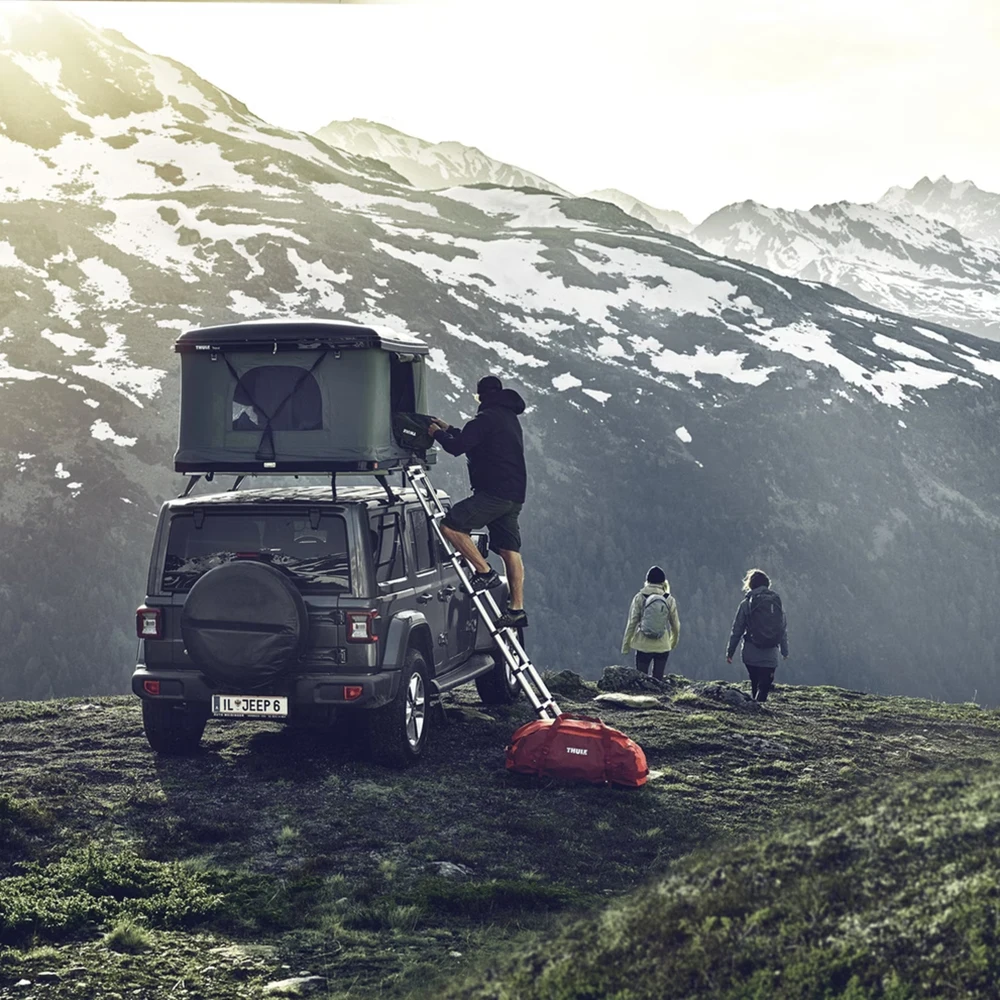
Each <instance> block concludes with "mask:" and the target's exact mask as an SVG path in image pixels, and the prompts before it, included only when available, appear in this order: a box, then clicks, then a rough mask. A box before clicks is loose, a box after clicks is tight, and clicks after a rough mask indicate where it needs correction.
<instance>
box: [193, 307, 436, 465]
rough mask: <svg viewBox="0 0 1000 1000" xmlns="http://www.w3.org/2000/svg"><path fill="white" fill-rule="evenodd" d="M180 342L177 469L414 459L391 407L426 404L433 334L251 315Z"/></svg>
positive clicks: (412, 408)
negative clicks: (423, 337)
mask: <svg viewBox="0 0 1000 1000" xmlns="http://www.w3.org/2000/svg"><path fill="white" fill-rule="evenodd" d="M174 350H175V351H177V353H178V354H180V356H181V412H180V431H179V437H178V446H177V453H176V455H175V456H174V469H175V470H176V471H177V472H186V473H209V472H234V473H251V472H276V473H288V474H292V473H299V472H317V473H319V472H368V471H373V470H375V469H386V468H390V469H391V468H398V467H400V466H401V465H402V464H404V463H406V462H408V461H412V454H411V453H410V452H409V451H407V450H405V449H403V448H401V447H400V446H399V444H398V443H397V442H396V440H395V438H394V436H393V433H392V414H393V413H397V412H407V413H412V412H416V413H425V412H426V411H427V403H426V379H425V374H426V368H425V360H424V359H425V357H426V355H427V345H426V344H424V343H423V342H422V341H419V340H417V339H415V338H413V337H410V336H408V335H406V334H399V333H396V332H394V331H390V330H385V329H381V328H376V327H370V326H361V325H358V324H355V323H341V322H337V321H333V320H252V321H249V322H245V323H233V324H229V325H226V326H213V327H206V328H205V329H201V330H189V331H188V332H187V333H184V334H182V335H181V336H180V337H179V338H178V340H177V342H176V344H175V345H174ZM428 457H429V458H433V456H428Z"/></svg>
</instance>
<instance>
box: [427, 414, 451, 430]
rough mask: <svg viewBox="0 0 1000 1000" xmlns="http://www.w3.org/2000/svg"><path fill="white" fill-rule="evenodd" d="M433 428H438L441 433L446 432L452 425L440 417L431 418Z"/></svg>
mask: <svg viewBox="0 0 1000 1000" xmlns="http://www.w3.org/2000/svg"><path fill="white" fill-rule="evenodd" d="M431 427H436V428H437V429H438V430H439V431H446V430H448V429H449V428H450V427H451V424H449V423H448V422H447V421H445V420H442V419H441V418H440V417H431Z"/></svg>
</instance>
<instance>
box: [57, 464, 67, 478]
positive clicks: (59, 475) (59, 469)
mask: <svg viewBox="0 0 1000 1000" xmlns="http://www.w3.org/2000/svg"><path fill="white" fill-rule="evenodd" d="M54 475H55V477H56V479H69V473H68V472H67V471H66V470H65V469H64V468H63V464H62V462H58V463H57V464H56V469H55V473H54Z"/></svg>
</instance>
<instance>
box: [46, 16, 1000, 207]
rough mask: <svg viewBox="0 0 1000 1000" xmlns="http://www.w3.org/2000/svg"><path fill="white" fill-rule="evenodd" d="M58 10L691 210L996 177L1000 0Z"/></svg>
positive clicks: (319, 119) (279, 101)
mask: <svg viewBox="0 0 1000 1000" xmlns="http://www.w3.org/2000/svg"><path fill="white" fill-rule="evenodd" d="M63 6H64V7H67V8H69V9H71V10H73V11H74V12H75V13H77V14H79V15H81V16H82V17H84V18H86V19H87V20H88V21H90V22H91V23H93V24H95V25H97V26H101V27H115V28H117V29H118V30H120V31H121V32H122V33H123V34H125V35H126V36H128V37H129V38H130V39H131V40H132V41H133V42H135V43H136V44H138V45H140V46H142V47H143V48H145V49H147V50H149V51H152V52H157V53H162V54H165V55H169V56H172V57H173V58H175V59H178V60H180V61H181V62H183V63H186V64H187V65H188V66H190V67H191V68H192V69H194V70H195V71H196V72H198V73H199V74H201V75H202V76H204V77H206V78H207V79H209V80H211V81H212V82H213V83H214V84H216V85H218V86H220V87H222V88H223V89H224V90H227V91H229V92H230V93H232V94H233V95H234V96H236V97H238V98H240V99H241V100H243V101H244V102H245V103H246V104H247V105H248V106H249V108H250V109H251V111H253V112H254V113H256V114H258V115H260V116H261V117H262V118H265V119H267V120H269V121H271V122H274V123H276V124H280V125H284V126H287V127H291V128H296V129H304V130H308V131H312V130H315V129H317V128H319V127H320V126H322V125H324V124H326V122H328V121H331V120H333V119H345V118H355V117H357V118H370V119H373V120H375V121H381V122H385V123H387V124H389V125H392V126H394V127H395V128H398V129H401V130H402V131H404V132H409V133H411V134H413V135H418V136H420V137H422V138H424V139H428V140H432V141H440V140H445V139H455V140H458V141H461V142H464V143H468V144H470V145H475V146H479V147H480V148H481V149H483V150H484V151H485V152H486V153H488V154H490V155H491V156H494V157H497V158H498V159H503V160H507V161H508V162H511V163H515V164H517V165H519V166H522V167H524V168H527V169H529V170H533V171H535V172H536V173H538V174H541V175H542V176H543V177H547V178H548V179H550V180H552V181H554V182H555V183H557V184H560V185H561V186H563V187H566V188H568V189H570V190H572V191H576V192H579V193H582V192H584V191H587V190H591V189H594V188H601V187H618V188H622V189H623V190H626V191H628V192H630V193H631V194H634V195H636V196H637V197H640V198H642V199H644V200H645V201H648V202H649V203H651V204H653V205H656V206H658V207H662V208H674V209H678V210H680V211H682V212H684V213H685V214H687V215H688V216H689V217H690V218H691V219H692V221H695V222H697V221H700V220H701V218H703V217H704V216H705V215H706V214H708V213H709V212H711V211H713V210H714V209H716V208H718V207H720V206H722V205H724V204H727V203H729V202H732V201H741V200H743V199H745V198H753V199H756V200H758V201H762V202H764V203H766V204H770V205H780V206H784V207H789V208H807V207H809V206H811V205H813V204H816V203H818V202H827V201H839V200H842V199H848V200H851V201H870V200H874V199H876V198H878V197H879V196H880V195H881V194H882V193H883V192H884V191H885V189H886V188H887V187H889V186H890V185H892V184H905V185H907V186H909V185H911V184H913V183H914V182H915V181H916V180H917V179H918V178H920V177H921V176H923V175H924V174H927V175H929V176H931V177H934V178H936V177H938V176H939V175H940V174H947V175H948V176H949V177H950V178H951V179H952V180H965V179H971V180H974V181H975V182H976V183H977V184H978V185H979V186H980V187H983V188H987V189H988V190H992V191H1000V139H998V135H1000V0H950V2H949V3H948V4H945V3H944V0H933V2H932V0H706V2H702V3H698V2H696V0H695V2H692V0H659V2H655V3H644V2H626V0H619V2H606V3H593V2H589V0H572V2H570V0H566V2H564V0H530V2H503V3H493V2H483V0H463V2H455V3H447V2H437V3H432V2H415V3H407V4H385V3H381V4H357V3H348V4H339V3H330V4H324V3H302V4H289V3H273V4H272V3H253V4H242V3H240V4H236V3H160V2H129V0H113V2H101V0H90V2H67V3H64V4H63ZM946 11H947V12H946Z"/></svg>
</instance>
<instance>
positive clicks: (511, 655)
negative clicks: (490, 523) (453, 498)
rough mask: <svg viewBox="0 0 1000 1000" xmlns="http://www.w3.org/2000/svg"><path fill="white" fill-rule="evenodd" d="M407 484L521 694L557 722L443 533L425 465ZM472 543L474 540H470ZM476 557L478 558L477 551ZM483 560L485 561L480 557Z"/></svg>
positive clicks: (507, 630)
mask: <svg viewBox="0 0 1000 1000" xmlns="http://www.w3.org/2000/svg"><path fill="white" fill-rule="evenodd" d="M404 476H405V479H406V481H407V482H408V483H409V484H410V486H411V487H412V488H413V490H414V491H415V492H416V494H417V499H418V500H419V501H420V506H421V507H423V509H424V513H426V514H427V516H428V518H429V519H430V523H431V526H432V528H433V529H434V533H435V534H436V535H437V537H438V539H439V541H440V542H441V545H442V546H443V547H444V550H445V552H446V553H447V554H448V558H449V559H450V560H451V563H452V565H454V567H455V570H456V572H457V573H458V578H459V580H461V582H462V587H463V588H464V590H465V591H466V593H468V594H471V595H472V603H473V605H474V606H475V608H476V611H477V612H478V613H479V615H480V617H481V618H482V619H483V621H484V622H486V625H487V627H488V628H489V630H490V633H491V634H492V635H493V637H494V639H495V641H496V644H497V649H498V650H499V652H500V655H501V656H502V657H503V659H504V662H505V663H506V664H507V667H508V668H509V670H510V672H511V673H512V674H513V675H514V677H515V678H516V679H517V681H518V683H519V684H520V685H521V688H522V690H523V691H524V693H525V694H526V695H527V696H528V700H529V701H530V702H531V704H532V706H533V707H534V709H535V711H536V712H537V713H538V715H539V716H540V717H541V718H543V719H555V718H557V717H558V716H559V714H560V709H559V706H558V705H557V704H556V702H555V700H554V699H553V697H552V693H551V692H550V691H549V689H548V686H547V685H546V683H545V681H543V680H542V676H541V674H539V672H538V670H537V669H536V668H535V666H534V664H533V663H532V662H531V660H530V659H529V658H528V654H527V653H526V652H525V651H524V647H523V646H522V645H521V642H520V640H519V639H518V637H517V633H516V632H515V630H514V628H513V627H511V626H510V625H503V624H501V622H502V621H503V616H502V615H501V614H500V609H499V607H498V606H497V603H496V601H495V600H494V599H493V595H492V594H490V592H489V591H488V590H481V589H477V588H476V586H475V585H474V583H473V580H474V579H475V576H474V571H475V569H476V567H475V566H474V565H471V560H467V559H466V558H465V556H464V553H462V552H460V551H459V550H458V549H457V548H456V547H455V546H454V545H452V544H451V542H450V541H449V538H448V536H447V535H446V534H445V532H443V531H442V522H443V521H444V519H445V517H446V516H447V512H446V511H445V509H444V507H442V506H441V501H440V500H439V499H438V495H437V491H436V490H435V489H434V487H433V486H431V484H430V482H429V480H428V479H427V473H426V472H425V471H424V467H423V466H422V465H411V466H409V467H408V468H407V469H406V471H405V473H404ZM470 540H471V539H470ZM476 554H477V555H479V551H478V549H477V550H476ZM480 558H482V557H481V556H480Z"/></svg>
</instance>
